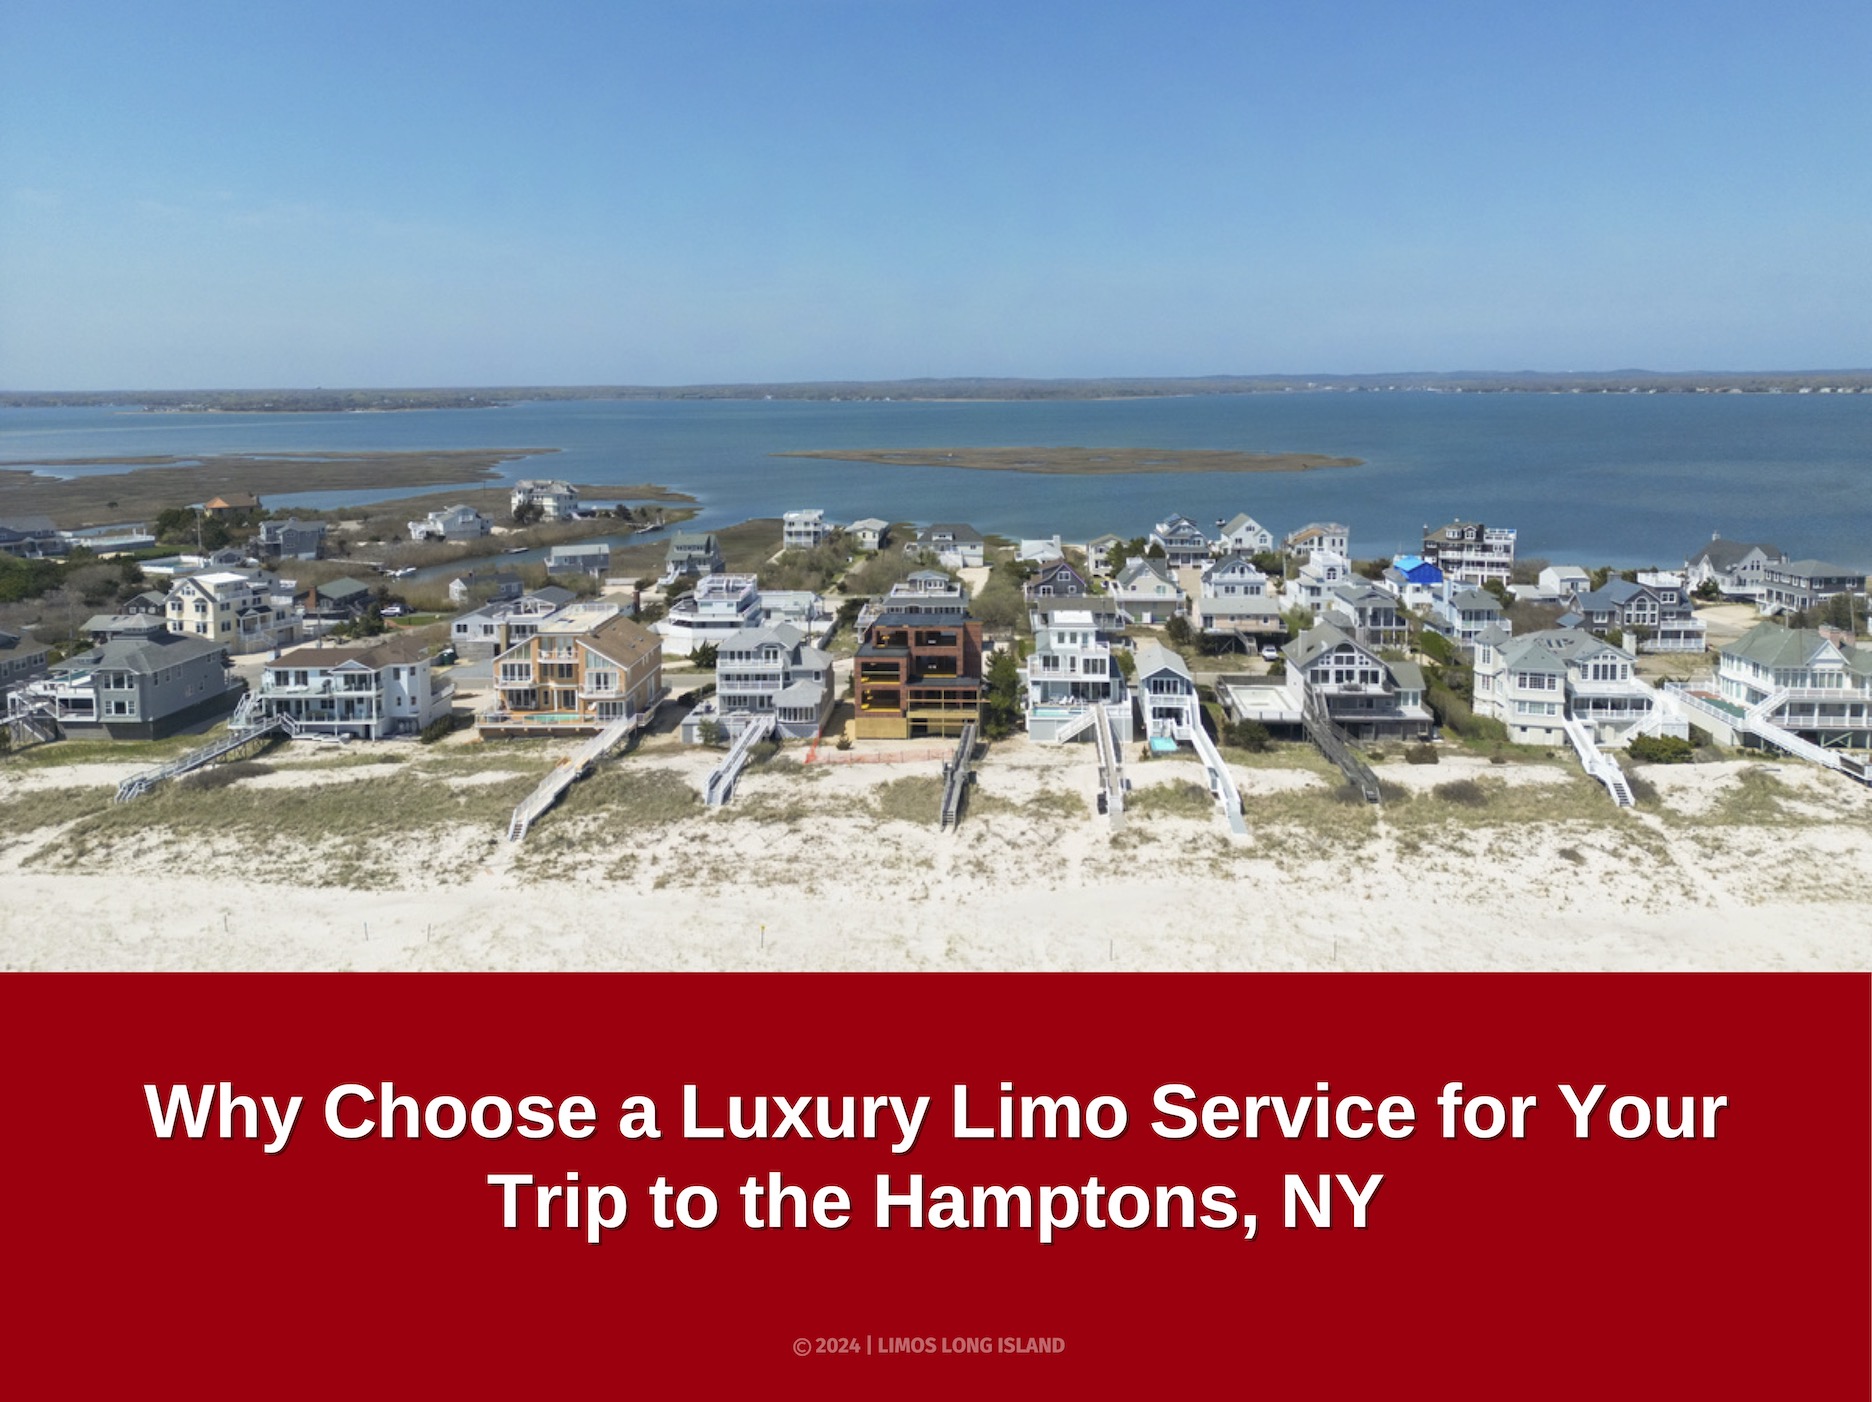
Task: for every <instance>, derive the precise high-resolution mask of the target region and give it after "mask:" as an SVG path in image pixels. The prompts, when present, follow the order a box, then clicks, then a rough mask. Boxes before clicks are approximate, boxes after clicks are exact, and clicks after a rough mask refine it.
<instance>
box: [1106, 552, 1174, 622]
mask: <svg viewBox="0 0 1872 1402" xmlns="http://www.w3.org/2000/svg"><path fill="white" fill-rule="evenodd" d="M1107 593H1108V594H1109V595H1110V596H1111V599H1112V601H1113V602H1114V603H1116V604H1117V605H1118V607H1119V608H1121V609H1123V610H1124V612H1125V613H1126V615H1128V616H1129V618H1130V620H1131V622H1133V623H1145V624H1153V625H1155V624H1162V623H1168V622H1169V621H1170V620H1171V619H1172V618H1174V617H1176V616H1177V615H1178V614H1180V613H1182V612H1183V611H1184V608H1185V607H1186V605H1187V604H1188V602H1189V601H1188V600H1187V599H1185V598H1184V596H1183V591H1182V590H1181V589H1179V588H1178V587H1177V586H1176V584H1175V582H1174V581H1173V580H1172V579H1171V578H1170V575H1169V573H1168V572H1167V571H1166V570H1165V569H1164V566H1163V562H1162V561H1160V560H1145V559H1137V560H1132V561H1131V562H1130V563H1128V564H1127V565H1126V566H1125V567H1124V568H1123V569H1121V570H1119V571H1118V577H1117V578H1116V579H1114V580H1113V581H1112V585H1111V588H1110V589H1109V590H1108V591H1107Z"/></svg>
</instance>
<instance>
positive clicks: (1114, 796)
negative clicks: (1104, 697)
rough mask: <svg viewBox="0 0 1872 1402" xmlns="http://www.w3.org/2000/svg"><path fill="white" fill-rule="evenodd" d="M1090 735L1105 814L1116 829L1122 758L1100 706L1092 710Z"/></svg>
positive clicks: (1122, 796) (1121, 809) (1121, 806)
mask: <svg viewBox="0 0 1872 1402" xmlns="http://www.w3.org/2000/svg"><path fill="white" fill-rule="evenodd" d="M1092 727H1093V729H1092V734H1093V736H1094V738H1095V739H1096V741H1097V744H1098V760H1099V790H1100V792H1101V793H1102V794H1103V795H1104V798H1105V814H1106V817H1107V818H1109V819H1110V820H1111V825H1112V830H1113V831H1114V832H1115V831H1117V830H1118V829H1119V828H1122V827H1123V826H1124V799H1125V777H1124V757H1123V756H1122V755H1121V754H1120V753H1119V750H1118V740H1117V737H1116V736H1115V735H1114V734H1113V733H1112V726H1111V716H1110V715H1108V714H1107V713H1106V710H1105V708H1104V707H1103V706H1095V707H1093V709H1092Z"/></svg>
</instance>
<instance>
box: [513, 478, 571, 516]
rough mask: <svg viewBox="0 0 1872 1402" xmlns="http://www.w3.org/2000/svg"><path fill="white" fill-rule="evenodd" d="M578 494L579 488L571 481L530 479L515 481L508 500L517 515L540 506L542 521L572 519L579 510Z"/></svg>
mask: <svg viewBox="0 0 1872 1402" xmlns="http://www.w3.org/2000/svg"><path fill="white" fill-rule="evenodd" d="M578 495H579V494H578V488H577V487H574V486H573V485H572V484H571V483H569V482H560V481H557V480H553V479H546V478H540V479H528V480H527V481H524V482H516V483H514V485H513V492H512V494H511V496H510V497H509V498H508V501H509V505H510V509H511V510H512V511H513V513H514V514H515V515H516V516H517V515H519V514H520V512H521V511H522V510H523V509H524V508H527V507H538V508H539V519H540V520H542V521H570V520H571V519H572V517H573V515H574V514H576V513H577V511H578Z"/></svg>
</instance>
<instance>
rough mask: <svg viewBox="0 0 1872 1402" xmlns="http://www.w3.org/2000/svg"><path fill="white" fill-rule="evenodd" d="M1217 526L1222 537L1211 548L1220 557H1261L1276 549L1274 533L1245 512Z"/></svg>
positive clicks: (1220, 522) (1218, 523) (1217, 523)
mask: <svg viewBox="0 0 1872 1402" xmlns="http://www.w3.org/2000/svg"><path fill="white" fill-rule="evenodd" d="M1216 525H1217V526H1218V527H1219V528H1220V531H1221V536H1220V538H1219V539H1218V540H1216V541H1215V543H1214V544H1213V545H1212V546H1211V547H1210V548H1211V549H1213V550H1214V551H1215V553H1216V554H1218V555H1259V554H1262V553H1263V552H1265V551H1269V550H1272V549H1273V548H1274V533H1273V532H1272V531H1270V530H1269V529H1268V528H1267V527H1266V526H1264V525H1262V524H1261V523H1260V522H1259V521H1257V520H1255V518H1254V517H1252V516H1249V515H1247V514H1246V513H1244V512H1238V513H1237V514H1235V515H1234V516H1231V517H1229V519H1228V520H1226V521H1218V522H1216Z"/></svg>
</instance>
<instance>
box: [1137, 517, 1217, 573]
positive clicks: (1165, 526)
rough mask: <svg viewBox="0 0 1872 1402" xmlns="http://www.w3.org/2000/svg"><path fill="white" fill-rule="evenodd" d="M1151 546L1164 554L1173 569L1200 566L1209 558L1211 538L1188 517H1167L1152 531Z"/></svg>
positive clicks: (1165, 559) (1153, 527)
mask: <svg viewBox="0 0 1872 1402" xmlns="http://www.w3.org/2000/svg"><path fill="white" fill-rule="evenodd" d="M1149 544H1151V545H1155V546H1157V547H1158V548H1159V549H1161V550H1162V551H1163V553H1164V563H1165V564H1167V565H1169V566H1170V567H1171V568H1172V569H1180V568H1182V567H1183V566H1185V565H1200V564H1202V563H1203V562H1204V561H1205V560H1207V559H1208V558H1209V537H1208V536H1206V535H1204V534H1203V533H1202V527H1200V526H1198V525H1197V524H1196V523H1195V522H1194V521H1192V520H1190V518H1189V517H1187V516H1167V517H1165V518H1164V519H1163V520H1161V521H1159V522H1158V523H1157V524H1156V525H1154V526H1152V527H1151V529H1150V537H1149Z"/></svg>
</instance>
